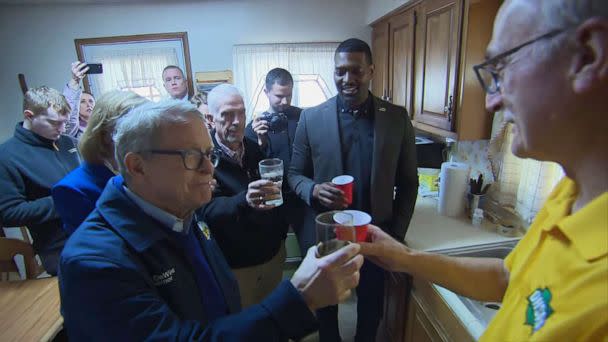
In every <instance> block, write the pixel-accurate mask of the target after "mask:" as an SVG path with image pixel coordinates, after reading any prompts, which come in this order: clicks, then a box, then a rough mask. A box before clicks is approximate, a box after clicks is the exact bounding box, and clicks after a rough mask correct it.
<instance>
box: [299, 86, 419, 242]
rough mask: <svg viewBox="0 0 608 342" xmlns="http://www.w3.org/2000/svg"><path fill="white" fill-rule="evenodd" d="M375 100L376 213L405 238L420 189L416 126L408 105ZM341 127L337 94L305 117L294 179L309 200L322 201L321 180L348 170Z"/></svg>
mask: <svg viewBox="0 0 608 342" xmlns="http://www.w3.org/2000/svg"><path fill="white" fill-rule="evenodd" d="M373 102H374V147H373V159H372V160H371V165H370V167H371V168H372V173H371V174H372V176H371V199H370V201H371V213H370V214H371V216H372V219H373V223H374V224H377V225H379V226H380V227H382V229H384V230H385V231H386V232H388V233H389V234H391V235H392V236H393V237H395V238H397V239H398V240H399V241H403V239H404V237H405V233H406V231H407V228H408V225H409V222H410V219H411V217H412V213H413V211H414V205H415V203H416V196H417V192H418V172H417V168H416V146H415V134H414V129H413V127H412V124H411V121H410V119H409V117H408V115H407V112H406V110H405V109H404V108H402V107H398V106H395V105H393V104H391V103H388V102H385V101H383V100H381V99H379V98H377V97H373ZM339 131H340V130H339V125H338V113H337V103H336V97H333V98H331V99H329V100H327V101H326V102H324V103H322V104H320V105H319V106H317V107H313V108H309V109H305V110H304V111H303V112H302V114H301V116H300V122H299V123H298V128H297V130H296V138H295V142H294V145H293V154H292V158H291V166H290V168H289V173H288V180H289V185H290V186H291V188H292V189H293V190H294V191H295V192H296V194H297V195H298V196H299V197H300V198H301V199H302V200H304V201H306V203H307V204H308V205H312V206H315V205H317V204H316V203H312V189H313V186H314V185H315V184H319V183H323V182H330V181H331V179H332V178H333V177H335V176H338V175H341V174H343V173H344V169H343V163H342V153H341V147H340V136H339ZM355 186H356V184H355ZM393 191H394V194H395V196H394V197H393ZM308 222H314V221H313V220H310V219H308ZM311 229H314V227H313V228H311Z"/></svg>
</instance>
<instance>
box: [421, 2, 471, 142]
mask: <svg viewBox="0 0 608 342" xmlns="http://www.w3.org/2000/svg"><path fill="white" fill-rule="evenodd" d="M418 13H419V16H418V24H419V25H418V28H417V32H416V35H417V36H416V37H417V39H416V44H417V47H416V49H417V58H416V77H415V78H416V99H415V105H414V106H415V120H416V121H418V122H422V123H425V124H428V125H431V126H434V127H438V128H441V129H444V130H453V129H454V126H453V123H454V119H455V117H454V116H455V113H456V108H455V106H456V98H457V94H455V91H456V89H457V88H456V83H457V75H458V70H457V67H458V54H459V40H458V37H459V36H460V35H459V30H460V16H461V13H462V0H427V1H424V2H423V3H422V4H421V5H420V7H419V10H418Z"/></svg>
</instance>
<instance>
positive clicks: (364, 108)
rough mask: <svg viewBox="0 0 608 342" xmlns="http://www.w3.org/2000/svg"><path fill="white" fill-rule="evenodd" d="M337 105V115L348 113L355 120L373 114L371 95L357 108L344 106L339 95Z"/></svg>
mask: <svg viewBox="0 0 608 342" xmlns="http://www.w3.org/2000/svg"><path fill="white" fill-rule="evenodd" d="M337 105H338V113H348V114H351V115H353V116H355V118H359V117H367V116H371V115H373V113H374V110H373V103H372V94H371V93H369V94H368V96H367V99H366V100H365V102H363V103H362V104H360V105H359V106H357V107H348V106H346V104H345V103H344V101H343V100H342V98H341V97H340V95H338V101H337Z"/></svg>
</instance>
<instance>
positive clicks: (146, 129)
mask: <svg viewBox="0 0 608 342" xmlns="http://www.w3.org/2000/svg"><path fill="white" fill-rule="evenodd" d="M192 118H199V119H200V120H201V121H202V120H203V116H202V114H201V113H200V112H199V111H198V110H197V109H196V108H195V107H194V106H193V105H192V104H191V103H188V102H185V101H181V100H174V99H167V100H162V101H160V102H150V103H146V104H143V105H141V106H138V107H136V108H134V109H132V110H131V111H130V112H129V113H128V114H127V115H125V116H123V117H122V118H120V119H119V120H118V124H117V125H116V130H115V131H114V135H113V137H112V138H113V140H114V146H115V155H116V162H117V164H118V170H119V171H120V174H121V175H122V176H123V177H124V178H125V179H127V177H128V174H127V168H126V166H125V156H126V155H127V153H129V152H136V153H141V152H143V151H145V150H148V149H153V148H154V147H155V142H156V141H157V140H158V136H159V133H160V129H161V127H163V125H167V124H185V123H187V122H188V120H190V119H192Z"/></svg>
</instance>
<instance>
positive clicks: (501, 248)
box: [443, 241, 518, 329]
mask: <svg viewBox="0 0 608 342" xmlns="http://www.w3.org/2000/svg"><path fill="white" fill-rule="evenodd" d="M517 242H518V241H509V242H508V243H501V244H495V245H489V246H488V245H486V246H475V247H468V248H462V249H457V250H450V251H444V252H443V254H448V255H453V256H463V257H481V258H499V259H504V258H505V257H506V256H507V255H508V254H509V253H510V252H511V250H513V248H514V247H515V245H516V244H517ZM454 295H455V296H456V297H457V298H458V300H460V301H461V302H462V304H464V306H465V307H466V309H467V310H468V311H470V313H471V314H472V315H473V316H474V317H475V318H476V319H477V320H478V321H479V323H480V324H481V326H482V328H483V329H485V328H486V327H487V326H488V324H489V323H490V321H491V320H492V318H494V316H495V315H496V312H498V309H500V305H501V303H497V302H482V301H477V300H474V299H471V298H468V297H464V296H461V295H458V294H454Z"/></svg>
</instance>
